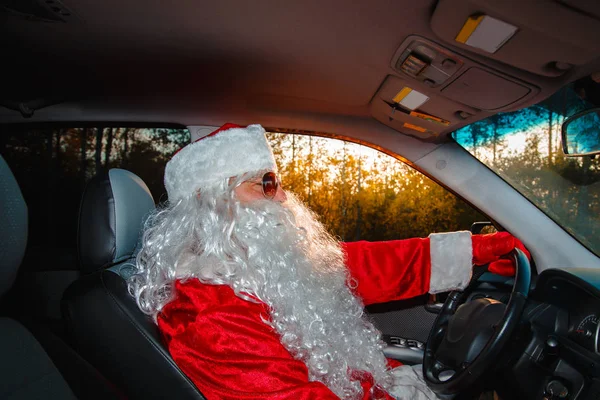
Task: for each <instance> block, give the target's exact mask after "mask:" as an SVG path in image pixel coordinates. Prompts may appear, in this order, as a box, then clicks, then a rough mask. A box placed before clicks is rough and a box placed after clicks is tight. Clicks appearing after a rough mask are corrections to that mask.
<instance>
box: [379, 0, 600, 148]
mask: <svg viewBox="0 0 600 400" xmlns="http://www.w3.org/2000/svg"><path fill="white" fill-rule="evenodd" d="M430 28H431V31H432V32H433V34H435V36H429V32H426V33H425V34H427V35H428V38H427V39H426V38H423V37H421V36H409V37H407V38H406V39H405V40H404V42H403V43H402V44H401V45H400V47H399V48H398V50H397V51H396V53H395V54H394V55H393V57H392V59H391V65H390V67H391V72H390V74H389V75H388V76H387V77H386V78H385V80H384V82H382V85H381V87H380V88H379V91H378V92H377V93H376V95H375V96H374V97H373V99H372V101H371V114H372V115H373V117H375V118H376V119H377V120H379V121H380V122H382V123H384V124H386V125H388V126H390V127H392V128H394V129H396V130H398V131H401V132H403V133H406V134H410V135H413V136H416V137H419V138H424V139H435V138H436V137H438V136H439V135H441V134H443V133H446V132H449V131H453V130H455V129H457V128H458V127H460V126H463V125H465V124H467V123H470V122H473V121H476V120H478V119H480V118H483V117H485V116H487V115H490V114H491V113H497V112H502V111H509V110H514V109H517V108H519V107H521V106H522V105H527V104H529V103H533V102H535V101H539V100H540V99H536V98H535V97H536V95H537V94H538V93H540V90H539V88H538V87H537V86H535V84H532V83H530V82H525V81H523V79H526V80H528V81H531V82H534V81H540V80H542V79H545V80H548V79H554V80H556V81H557V82H563V81H565V80H566V79H567V78H568V77H569V74H568V72H570V71H572V72H576V71H577V69H578V68H579V67H580V66H583V65H586V64H589V63H591V62H593V61H594V60H596V59H598V55H599V54H600V41H599V40H598V38H599V37H600V1H584V0H543V1H520V2H516V1H497V0H453V1H439V2H437V5H436V7H435V10H434V11H433V14H432V16H431V20H430ZM511 75H514V76H511ZM517 76H518V77H519V78H517ZM564 83H566V82H564ZM528 102H529V103H528Z"/></svg>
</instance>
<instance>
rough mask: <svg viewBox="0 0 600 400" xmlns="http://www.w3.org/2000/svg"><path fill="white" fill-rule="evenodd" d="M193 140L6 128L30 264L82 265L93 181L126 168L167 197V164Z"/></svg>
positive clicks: (184, 135) (150, 131) (3, 134)
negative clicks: (84, 212)
mask: <svg viewBox="0 0 600 400" xmlns="http://www.w3.org/2000/svg"><path fill="white" fill-rule="evenodd" d="M189 141H190V134H189V132H188V130H187V129H186V128H135V127H103V126H97V127H70V128H65V127H56V126H35V127H32V126H29V125H22V126H21V125H19V126H15V125H11V126H4V127H2V128H1V131H0V153H1V154H2V156H3V157H4V158H5V159H6V162H7V163H8V165H9V166H10V168H11V169H12V171H13V173H14V174H15V176H16V178H17V181H18V182H19V185H20V187H21V190H22V192H23V197H24V198H25V201H26V202H27V206H28V209H29V239H28V251H27V255H26V259H25V261H26V262H25V265H30V266H31V267H32V268H36V269H40V268H59V269H75V268H77V261H76V238H77V236H76V235H77V217H78V211H79V202H80V201H81V194H82V193H83V189H84V187H85V184H86V183H87V181H88V180H89V179H90V178H91V177H92V176H94V175H95V174H96V173H99V172H101V171H106V170H108V169H110V168H124V169H127V170H130V171H132V172H133V173H135V174H137V175H139V176H140V177H141V178H142V179H143V180H144V182H146V184H147V185H148V187H149V189H150V191H151V192H152V195H153V196H154V200H155V201H156V202H158V201H159V200H164V199H165V196H166V195H165V194H164V193H165V189H164V186H163V174H164V168H165V164H166V162H167V161H168V159H169V158H170V157H171V155H172V154H173V153H174V152H175V151H176V150H177V149H178V148H180V147H182V146H184V145H185V144H187V143H189ZM32 257H34V258H33V259H32ZM38 258H39V260H38ZM48 261H51V262H50V264H52V265H53V266H50V265H49V263H48ZM55 266H56V267H55Z"/></svg>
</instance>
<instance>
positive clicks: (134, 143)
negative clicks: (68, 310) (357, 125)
mask: <svg viewBox="0 0 600 400" xmlns="http://www.w3.org/2000/svg"><path fill="white" fill-rule="evenodd" d="M5 129H6V128H5ZM0 138H1V139H0V152H1V153H2V155H3V157H5V159H6V160H7V162H8V164H9V165H10V166H11V168H12V169H13V172H14V173H15V175H16V177H17V180H18V181H19V184H20V186H21V188H22V191H23V194H24V197H25V200H26V201H27V203H28V207H29V214H30V215H29V217H30V244H31V245H32V246H42V247H44V248H54V249H56V248H60V247H61V246H64V247H65V248H71V249H72V248H74V247H75V243H76V233H77V215H78V209H79V202H80V199H81V195H82V193H83V190H84V188H85V184H86V183H87V182H88V181H89V180H90V179H91V178H92V177H93V176H94V175H96V174H97V173H100V172H102V171H107V170H108V169H110V168H124V169H128V170H130V171H132V172H134V173H135V174H137V175H139V176H140V177H141V178H142V179H143V180H144V181H145V182H146V184H147V185H148V187H149V188H150V190H151V192H152V194H153V196H154V199H155V201H156V202H157V203H160V202H164V201H166V200H167V197H166V192H165V189H164V186H163V174H164V167H165V164H166V163H167V161H168V160H169V158H170V157H171V156H172V155H173V153H175V151H177V149H179V148H181V147H182V146H184V145H185V144H187V143H189V140H190V134H189V132H188V131H187V129H185V128H181V129H176V128H134V127H121V128H117V127H103V126H88V127H72V128H62V127H54V126H44V127H33V128H31V127H27V126H26V125H22V126H19V127H16V126H12V127H10V130H9V131H3V132H1V134H0ZM268 139H269V141H270V143H271V145H272V147H273V150H274V152H275V155H276V159H277V163H278V166H279V170H280V177H281V180H282V182H283V187H284V188H285V189H286V190H290V191H293V192H294V193H296V194H297V195H298V196H299V197H300V198H301V199H302V200H303V201H304V202H305V203H306V204H308V205H309V206H310V207H311V209H313V210H314V211H315V212H316V213H317V214H318V215H319V216H320V218H321V220H322V222H323V223H325V225H326V226H327V227H328V228H329V230H330V232H332V233H333V234H334V235H336V236H337V237H339V238H341V239H343V240H346V241H355V240H372V241H375V240H389V239H397V238H406V237H415V236H421V237H423V236H427V235H428V234H429V233H431V232H434V231H451V230H456V229H468V228H469V227H470V224H471V223H472V222H473V221H476V220H481V219H482V218H483V217H482V216H481V215H479V214H478V213H477V212H475V211H474V210H473V209H471V208H470V207H469V206H468V205H466V204H465V203H463V202H462V201H460V200H459V199H458V198H456V197H455V196H453V195H452V194H451V193H449V192H447V191H446V190H445V189H443V188H442V187H440V186H439V185H437V184H436V183H434V182H432V181H431V180H430V179H428V178H426V177H425V176H424V175H422V174H421V173H419V172H417V171H415V170H413V169H412V168H410V167H407V166H406V165H405V164H403V163H402V162H401V161H399V160H396V159H395V158H393V157H391V156H388V155H386V154H383V153H380V152H378V151H376V150H373V149H369V148H366V147H364V146H360V145H357V144H353V143H348V142H342V141H339V140H337V139H327V138H323V137H318V136H306V135H296V134H287V133H286V134H283V133H269V134H268Z"/></svg>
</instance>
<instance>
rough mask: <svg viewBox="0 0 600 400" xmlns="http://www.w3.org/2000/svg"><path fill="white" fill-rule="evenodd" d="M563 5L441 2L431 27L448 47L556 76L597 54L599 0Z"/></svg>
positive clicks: (486, 0) (475, 0)
mask: <svg viewBox="0 0 600 400" xmlns="http://www.w3.org/2000/svg"><path fill="white" fill-rule="evenodd" d="M564 3H565V2H564V1H543V2H541V1H540V2H535V1H521V2H518V3H517V2H511V1H489V0H456V1H451V2H449V1H440V2H438V3H437V6H436V8H435V11H434V13H433V16H432V19H431V28H432V30H433V32H434V33H435V34H436V35H437V36H438V37H439V38H440V39H442V40H444V41H445V42H446V43H448V44H451V45H453V46H457V47H460V48H463V49H465V50H469V51H471V52H474V53H478V54H481V55H484V56H485V57H488V58H492V59H495V60H498V61H501V62H503V63H506V64H508V65H512V66H514V67H517V68H520V69H523V70H525V71H529V72H533V73H535V74H538V75H545V76H559V75H562V74H564V73H565V72H566V71H568V70H570V69H571V68H572V67H573V66H578V65H583V64H586V63H588V62H590V61H592V60H594V59H595V58H596V57H597V56H598V54H599V53H600V41H599V40H598V37H600V19H599V17H598V16H599V15H600V2H587V3H586V2H569V5H568V6H567V5H565V4H564ZM579 3H581V4H585V5H586V7H585V8H584V7H577V5H578V4H579ZM592 3H594V4H597V5H596V6H593V7H592V5H591V4H592ZM589 8H593V10H590V9H589Z"/></svg>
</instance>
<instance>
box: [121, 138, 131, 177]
mask: <svg viewBox="0 0 600 400" xmlns="http://www.w3.org/2000/svg"><path fill="white" fill-rule="evenodd" d="M129 130H130V128H125V129H124V130H123V133H122V135H121V140H123V153H122V154H121V165H122V167H123V168H128V163H127V161H128V160H129Z"/></svg>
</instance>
